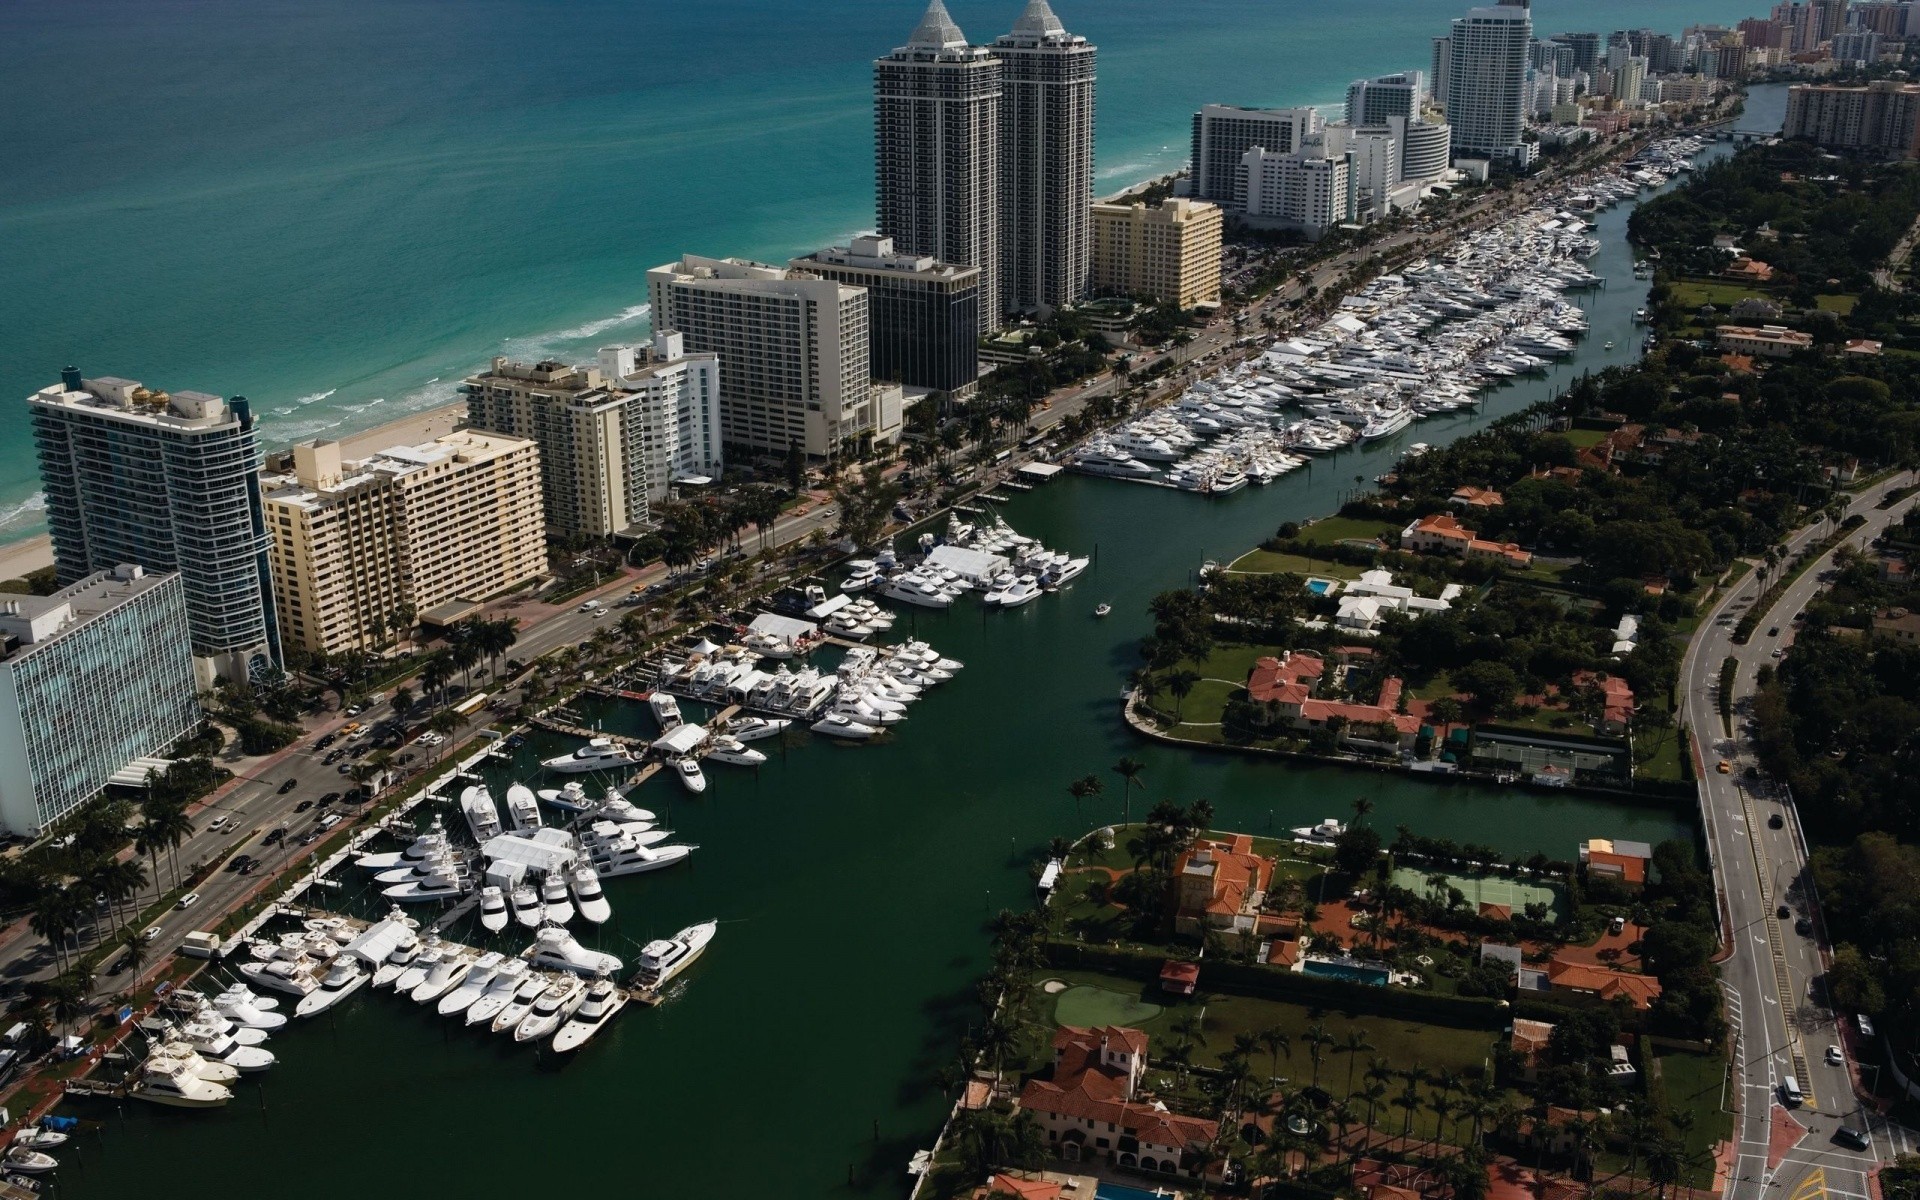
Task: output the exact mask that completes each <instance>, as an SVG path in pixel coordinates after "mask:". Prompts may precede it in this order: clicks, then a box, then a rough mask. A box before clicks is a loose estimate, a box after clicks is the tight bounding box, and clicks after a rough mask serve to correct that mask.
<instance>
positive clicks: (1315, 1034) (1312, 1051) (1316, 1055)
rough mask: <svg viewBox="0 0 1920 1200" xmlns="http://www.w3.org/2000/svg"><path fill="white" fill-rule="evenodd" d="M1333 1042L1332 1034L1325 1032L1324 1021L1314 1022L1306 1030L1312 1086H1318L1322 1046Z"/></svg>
mask: <svg viewBox="0 0 1920 1200" xmlns="http://www.w3.org/2000/svg"><path fill="white" fill-rule="evenodd" d="M1332 1044H1333V1035H1332V1034H1330V1033H1328V1032H1327V1026H1326V1023H1325V1022H1319V1023H1316V1024H1315V1025H1314V1026H1313V1027H1312V1028H1310V1029H1308V1030H1307V1057H1309V1058H1311V1059H1312V1060H1313V1086H1314V1087H1316V1088H1318V1087H1319V1086H1320V1059H1321V1055H1322V1054H1323V1053H1324V1049H1323V1048H1324V1047H1327V1046H1331V1045H1332Z"/></svg>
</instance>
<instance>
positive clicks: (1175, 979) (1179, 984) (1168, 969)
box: [1160, 958, 1200, 996]
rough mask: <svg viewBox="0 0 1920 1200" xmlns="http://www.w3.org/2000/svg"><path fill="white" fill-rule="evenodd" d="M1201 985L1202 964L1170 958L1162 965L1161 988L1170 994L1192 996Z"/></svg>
mask: <svg viewBox="0 0 1920 1200" xmlns="http://www.w3.org/2000/svg"><path fill="white" fill-rule="evenodd" d="M1199 986H1200V964H1199V963H1197V962H1182V961H1181V960H1180V959H1177V958H1170V959H1168V960H1167V961H1166V962H1164V963H1162V964H1161V966H1160V990H1161V991H1163V992H1165V993H1167V994H1168V995H1170V996H1191V995H1193V991H1194V989H1195V988H1197V987H1199Z"/></svg>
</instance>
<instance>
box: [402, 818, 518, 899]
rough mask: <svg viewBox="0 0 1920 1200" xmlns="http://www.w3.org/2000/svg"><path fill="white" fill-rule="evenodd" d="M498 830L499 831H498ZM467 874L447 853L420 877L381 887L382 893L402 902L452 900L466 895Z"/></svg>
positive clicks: (430, 865)
mask: <svg viewBox="0 0 1920 1200" xmlns="http://www.w3.org/2000/svg"><path fill="white" fill-rule="evenodd" d="M496 832H497V831H496ZM466 890H467V883H466V876H465V875H464V874H463V873H462V872H461V870H460V864H459V863H457V862H455V861H454V858H453V855H451V854H445V855H442V856H441V857H440V858H438V859H435V860H434V861H433V862H432V863H431V864H429V866H428V868H427V870H426V871H425V872H424V873H422V874H421V875H420V876H419V877H418V878H415V879H409V880H407V881H405V882H404V883H396V884H393V885H391V886H389V887H386V888H383V889H381V895H383V896H385V897H386V898H387V899H389V900H392V901H395V902H396V903H400V904H418V903H422V902H425V901H428V900H452V899H455V898H457V897H459V896H462V895H465V894H466Z"/></svg>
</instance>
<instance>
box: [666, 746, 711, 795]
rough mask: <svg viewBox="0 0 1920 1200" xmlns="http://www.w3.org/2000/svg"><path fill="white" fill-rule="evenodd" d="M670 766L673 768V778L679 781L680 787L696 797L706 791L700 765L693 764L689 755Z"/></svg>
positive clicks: (704, 777) (705, 780)
mask: <svg viewBox="0 0 1920 1200" xmlns="http://www.w3.org/2000/svg"><path fill="white" fill-rule="evenodd" d="M670 765H671V766H672V767H673V774H674V778H676V779H678V780H679V781H680V786H681V787H683V788H685V789H687V790H688V791H689V792H691V793H693V794H694V795H696V796H698V795H699V794H700V793H702V792H704V791H706V790H707V777H706V775H705V774H703V773H702V772H701V770H700V764H699V763H697V762H695V761H694V760H693V757H692V756H691V755H688V756H686V757H684V758H676V759H674V760H673V761H672V763H671V764H670Z"/></svg>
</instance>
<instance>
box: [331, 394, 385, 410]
mask: <svg viewBox="0 0 1920 1200" xmlns="http://www.w3.org/2000/svg"><path fill="white" fill-rule="evenodd" d="M386 402H387V398H386V397H385V396H375V397H374V398H373V399H371V400H369V401H367V402H366V403H365V404H342V405H341V406H340V411H341V412H350V413H363V412H365V411H367V410H368V409H370V408H372V407H373V406H374V405H376V404H385V403H386Z"/></svg>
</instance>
